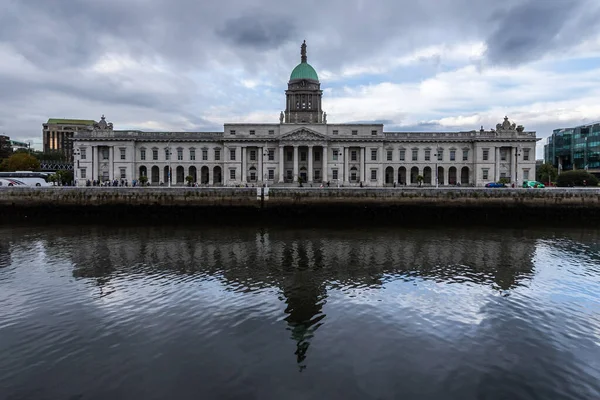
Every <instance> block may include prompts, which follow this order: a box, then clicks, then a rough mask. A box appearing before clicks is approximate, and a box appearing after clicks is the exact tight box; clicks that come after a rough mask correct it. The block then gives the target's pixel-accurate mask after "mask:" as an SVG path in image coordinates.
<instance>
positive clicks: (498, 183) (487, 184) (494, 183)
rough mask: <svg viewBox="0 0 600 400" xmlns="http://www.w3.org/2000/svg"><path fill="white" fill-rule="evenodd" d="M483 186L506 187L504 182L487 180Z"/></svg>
mask: <svg viewBox="0 0 600 400" xmlns="http://www.w3.org/2000/svg"><path fill="white" fill-rule="evenodd" d="M485 187H488V188H503V187H506V185H505V184H504V183H500V182H489V183H486V184H485Z"/></svg>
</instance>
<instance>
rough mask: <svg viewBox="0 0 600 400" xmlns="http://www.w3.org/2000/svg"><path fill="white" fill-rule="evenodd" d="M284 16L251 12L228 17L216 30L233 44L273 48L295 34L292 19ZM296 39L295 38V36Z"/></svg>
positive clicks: (292, 37)
mask: <svg viewBox="0 0 600 400" xmlns="http://www.w3.org/2000/svg"><path fill="white" fill-rule="evenodd" d="M287 20H288V18H287V17H286V16H283V15H280V16H276V15H271V14H264V13H259V12H252V13H249V14H246V15H242V16H240V17H236V18H232V19H228V20H226V21H225V23H224V24H223V25H224V26H223V27H222V28H219V29H217V30H216V32H217V34H218V35H219V36H222V37H223V38H225V39H227V40H228V41H230V42H232V43H233V44H235V45H238V46H242V47H251V48H256V49H261V50H262V49H273V48H277V47H279V46H281V45H282V44H283V43H285V42H287V41H288V40H291V39H294V38H295V37H296V35H297V33H296V27H295V25H294V21H293V20H292V21H290V23H287V24H282V23H281V21H287ZM296 40H297V38H296Z"/></svg>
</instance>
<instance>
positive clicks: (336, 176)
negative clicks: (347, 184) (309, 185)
mask: <svg viewBox="0 0 600 400" xmlns="http://www.w3.org/2000/svg"><path fill="white" fill-rule="evenodd" d="M331 178H332V179H333V180H334V181H335V180H337V178H338V170H337V169H332V170H331Z"/></svg>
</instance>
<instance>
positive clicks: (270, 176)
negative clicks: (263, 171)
mask: <svg viewBox="0 0 600 400" xmlns="http://www.w3.org/2000/svg"><path fill="white" fill-rule="evenodd" d="M273 179H275V170H274V169H270V170H269V180H270V181H272V180H273Z"/></svg>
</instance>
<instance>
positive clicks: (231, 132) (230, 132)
mask: <svg viewBox="0 0 600 400" xmlns="http://www.w3.org/2000/svg"><path fill="white" fill-rule="evenodd" d="M229 134H230V135H235V129H232V130H230V131H229ZM234 174H235V172H234Z"/></svg>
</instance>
